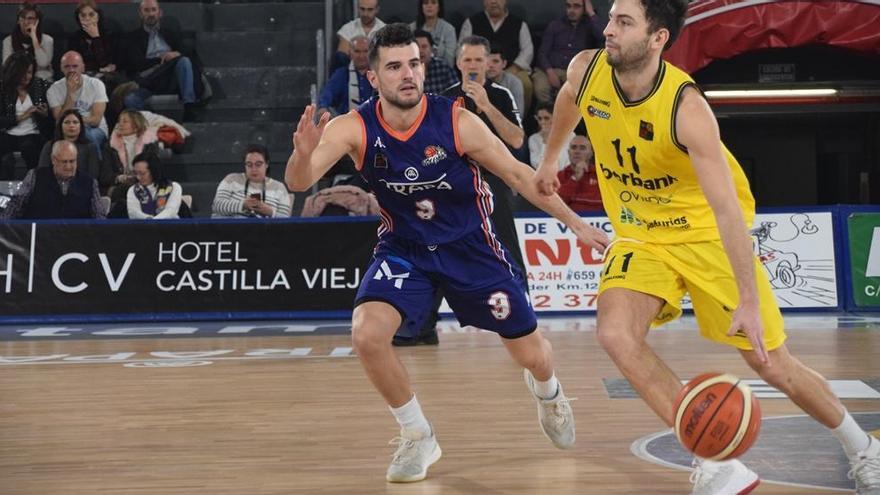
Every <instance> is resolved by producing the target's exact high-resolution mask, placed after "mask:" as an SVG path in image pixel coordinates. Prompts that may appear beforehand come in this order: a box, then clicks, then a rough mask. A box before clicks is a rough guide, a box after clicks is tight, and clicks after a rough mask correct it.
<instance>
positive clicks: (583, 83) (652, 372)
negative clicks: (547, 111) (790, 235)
mask: <svg viewBox="0 0 880 495" xmlns="http://www.w3.org/2000/svg"><path fill="white" fill-rule="evenodd" d="M687 4H688V2H687V0H615V2H614V4H613V6H612V7H611V11H610V13H609V22H608V26H607V27H606V28H605V30H604V34H605V39H606V43H605V49H603V50H586V51H583V52H581V53H579V54H578V55H576V56H575V57H574V58H573V59H572V61H571V63H570V64H569V67H568V74H567V79H566V82H565V84H564V85H563V87H562V88H561V89H560V91H559V95H558V96H557V100H556V104H555V107H554V111H553V123H552V127H551V130H550V136H549V138H548V143H547V150H546V152H545V154H544V158H543V161H542V163H541V165H540V167H539V170H538V172H537V173H536V175H535V177H534V180H536V182H537V184H538V186H539V188H540V189H541V192H542V193H547V194H553V195H555V190H556V188H558V187H559V181H558V179H557V178H556V158H557V157H558V155H559V153H560V151H561V148H562V146H563V143H564V142H567V136H568V134H569V133H570V132H571V130H572V129H573V128H574V127H575V125H576V124H577V123H578V121H579V120H580V119H581V118H583V119H584V121H585V122H586V126H587V131H588V133H589V135H590V140H591V141H592V142H593V146H594V150H595V154H596V162H597V163H598V164H599V168H600V170H601V171H602V173H600V174H599V187H600V189H601V191H602V203H603V205H604V207H605V210H606V212H607V213H608V216H609V218H610V220H611V223H612V225H613V227H614V231H615V234H616V235H617V236H619V237H618V239H615V242H614V243H613V245H612V246H611V247H610V248H609V249H608V253H607V254H606V256H605V267H604V269H603V272H602V277H601V280H600V286H599V299H598V301H597V311H598V316H597V331H596V335H597V338H598V340H599V343H600V344H601V345H602V347H603V348H604V349H605V351H606V352H607V353H608V355H609V356H610V357H611V358H612V360H614V363H615V364H616V365H617V367H618V368H619V369H620V371H621V373H623V375H624V376H625V377H626V378H627V380H628V381H629V382H630V383H631V384H632V385H633V387H634V388H635V389H636V390H637V391H638V393H639V395H640V396H641V397H642V398H643V399H644V400H645V402H646V403H647V404H648V405H649V406H650V407H651V409H653V410H654V412H655V413H656V414H657V415H658V416H659V417H660V419H662V420H663V421H664V422H665V423H666V424H667V425H669V426H672V425H673V424H674V422H675V418H674V415H675V411H674V410H673V407H674V406H673V403H674V399H675V396H676V394H677V393H678V391H679V390H680V389H681V381H680V380H679V379H678V377H677V376H675V373H674V372H673V371H672V370H671V369H670V368H669V367H668V366H667V365H666V363H665V362H663V361H662V360H661V359H660V357H659V356H657V354H656V353H655V352H654V351H653V350H652V349H651V347H650V346H649V345H648V343H647V342H646V337H647V335H648V331H649V328H650V326H652V325H656V324H662V323H665V322H667V321H670V320H672V319H674V318H676V317H677V316H678V315H679V314H681V306H680V305H681V299H682V296H683V295H684V293H685V291H687V292H688V293H689V294H690V297H691V300H692V302H693V308H694V314H695V315H696V317H697V323H698V324H699V326H700V333H701V334H702V335H703V336H705V337H707V338H708V339H710V340H713V341H715V342H718V343H721V344H724V345H728V346H730V347H732V348H735V349H737V350H738V351H739V353H740V355H741V356H742V357H743V359H744V360H745V361H746V363H748V365H749V366H750V367H751V368H752V369H753V370H754V371H755V372H756V373H757V374H758V375H760V377H761V378H762V379H764V381H766V382H767V383H769V384H770V385H772V386H773V387H776V388H777V389H779V390H780V391H782V392H784V393H785V394H786V395H788V397H789V398H791V400H792V401H794V402H795V403H796V404H797V405H798V406H799V407H800V408H801V409H803V410H804V412H806V413H807V414H809V415H810V416H812V417H813V418H814V419H816V420H817V421H818V422H819V423H821V424H823V425H824V426H826V427H827V428H829V429H830V430H831V432H832V434H833V435H834V436H835V437H836V438H837V439H838V440H839V441H840V443H841V445H842V446H843V450H844V452H845V453H846V455H847V457H848V458H849V461H850V463H851V470H850V471H849V476H850V478H852V479H854V480H855V482H856V483H855V484H856V493H858V494H859V495H880V441H878V440H877V439H876V438H875V437H873V436H871V435H869V434H867V433H866V432H865V431H863V430H862V428H861V427H860V426H859V425H858V423H856V421H855V420H854V419H853V418H852V416H851V415H850V414H849V413H848V412H847V410H846V408H845V407H844V406H843V405H842V404H841V402H840V400H839V399H838V398H837V397H836V396H835V395H834V392H833V391H832V390H831V388H830V387H829V386H828V383H827V382H826V381H825V379H824V378H823V377H822V376H820V375H819V374H818V373H816V372H815V371H813V370H812V369H810V368H808V367H807V366H806V365H804V364H803V363H802V362H801V361H799V360H798V359H797V358H795V357H794V356H792V354H791V353H790V352H789V350H788V347H787V346H786V344H785V340H786V335H785V331H784V324H783V319H782V315H781V314H780V311H779V307H778V305H777V303H776V299H775V297H774V295H773V291H772V290H771V287H770V284H769V281H768V280H767V276H766V273H765V271H764V270H763V269H762V268H761V264H760V261H758V260H757V258H756V256H755V255H754V253H753V251H752V243H751V240H750V239H749V236H748V224H749V223H751V220H752V219H753V218H754V215H755V202H754V199H753V198H752V195H751V192H750V190H749V186H748V181H747V179H746V177H745V174H744V173H743V171H742V168H741V167H740V166H739V163H737V161H736V159H735V158H734V157H733V155H732V154H731V153H730V152H729V151H728V150H727V148H726V147H725V146H724V145H723V144H722V142H721V139H720V137H719V130H718V123H717V122H716V121H715V116H714V115H713V114H712V109H711V108H710V107H709V104H708V103H707V102H706V100H705V98H704V97H703V95H702V93H701V92H700V90H699V89H698V88H697V87H696V84H695V83H694V81H693V80H692V79H691V78H690V76H688V75H687V74H685V73H684V72H683V71H681V70H680V69H678V68H676V67H674V66H672V65H671V64H669V63H667V62H664V61H663V59H662V58H661V54H662V52H663V50H664V49H666V48H668V47H669V46H670V45H672V43H673V42H674V41H675V38H676V37H677V35H678V33H679V31H680V30H681V28H682V25H683V24H684V17H685V12H686V11H687ZM624 150H625V151H624ZM637 157H638V158H637ZM633 198H642V199H633ZM659 199H662V201H659ZM642 219H648V221H642ZM694 467H695V470H694V473H693V476H692V477H691V480H692V481H693V482H694V487H693V494H694V495H743V494H745V493H748V492H749V491H751V490H753V489H754V488H755V487H756V486H757V485H758V483H759V482H760V480H759V478H758V476H757V474H756V473H754V472H753V471H751V470H750V469H748V468H747V467H746V466H745V465H744V464H743V463H742V462H740V461H739V460H729V461H724V462H711V461H708V460H702V461H701V460H696V462H695V466H694Z"/></svg>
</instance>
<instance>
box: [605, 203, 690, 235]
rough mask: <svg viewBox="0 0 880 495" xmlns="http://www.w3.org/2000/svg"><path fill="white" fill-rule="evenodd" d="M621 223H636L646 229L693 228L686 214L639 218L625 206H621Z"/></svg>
mask: <svg viewBox="0 0 880 495" xmlns="http://www.w3.org/2000/svg"><path fill="white" fill-rule="evenodd" d="M620 223H627V224H630V225H635V226H636V227H642V226H644V227H645V229H646V230H653V229H656V228H660V227H668V228H677V229H681V230H687V229H689V228H691V224H690V222H688V218H687V217H686V216H684V215H682V216H680V217H667V218H666V219H662V220H658V219H650V220H648V219H644V218H639V217H637V216H636V214H635V213H633V211H632V210H630V209H629V208H627V207H625V206H623V207H621V208H620Z"/></svg>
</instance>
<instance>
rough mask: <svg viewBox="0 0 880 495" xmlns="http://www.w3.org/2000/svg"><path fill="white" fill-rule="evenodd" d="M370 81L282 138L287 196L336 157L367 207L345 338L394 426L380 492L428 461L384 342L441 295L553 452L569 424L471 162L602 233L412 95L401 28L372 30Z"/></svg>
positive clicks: (407, 45)
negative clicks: (498, 356)
mask: <svg viewBox="0 0 880 495" xmlns="http://www.w3.org/2000/svg"><path fill="white" fill-rule="evenodd" d="M367 75H368V77H369V79H370V83H371V84H372V85H373V87H374V88H376V89H377V90H378V97H373V98H372V99H370V100H369V101H367V102H366V103H364V104H362V105H361V106H360V107H359V108H358V109H357V110H355V111H352V112H349V113H348V114H346V115H344V116H341V117H337V118H336V119H334V120H333V121H332V122H329V123H328V115H327V114H324V115H322V116H321V117H320V119H319V120H318V122H317V124H315V123H314V108H313V107H312V106H309V107H307V108H306V110H305V112H304V113H303V115H302V117H301V118H300V121H299V124H298V126H297V128H296V132H295V133H294V136H293V143H294V152H293V154H292V155H291V157H290V159H289V160H288V162H287V170H286V171H285V180H286V182H287V185H288V186H289V187H290V188H291V189H293V190H296V191H303V190H305V189H307V188H309V187H311V185H312V184H314V183H315V181H317V180H318V179H319V178H320V177H321V176H322V175H324V173H325V172H326V171H327V170H329V169H330V168H331V167H332V166H333V164H334V163H336V161H337V160H339V158H341V157H342V156H343V155H346V154H348V155H349V156H351V158H352V159H353V161H354V163H355V164H356V167H357V168H358V169H359V170H360V172H361V174H362V175H363V177H364V178H365V179H366V180H367V182H368V183H369V184H370V186H371V187H372V189H373V191H374V192H375V194H376V197H377V199H378V201H379V205H380V206H381V226H380V228H379V241H378V244H377V246H376V250H375V253H374V257H373V262H372V264H371V266H370V267H369V269H368V270H367V272H366V274H365V276H364V279H363V280H362V281H361V286H360V289H359V290H358V294H357V298H356V300H355V309H354V314H353V315H352V341H353V344H354V348H355V350H356V351H357V355H358V358H359V359H360V361H361V364H362V365H363V367H364V370H365V371H366V374H367V376H368V377H369V378H370V380H371V381H372V383H373V385H374V386H375V387H376V389H377V390H378V391H379V393H380V394H382V397H383V398H384V399H385V401H386V402H387V403H388V405H389V408H390V409H391V412H392V414H393V415H394V417H395V418H396V419H397V422H398V423H399V424H400V428H401V431H400V437H399V438H396V439H395V441H396V442H398V449H397V451H396V452H395V454H394V457H393V459H392V461H391V465H390V466H389V468H388V472H387V474H386V479H387V480H388V481H391V482H409V481H419V480H422V479H424V478H425V475H426V474H427V470H428V467H429V466H430V465H431V464H433V463H434V462H436V461H437V460H438V459H439V458H440V447H439V446H438V444H437V440H436V437H435V435H434V431H433V430H432V429H431V426H430V424H429V423H428V420H427V419H426V418H425V415H424V414H423V413H422V409H421V406H420V405H419V402H418V400H417V399H416V397H415V395H414V394H413V391H412V388H411V386H410V381H409V377H408V376H407V372H406V369H405V368H404V367H403V364H401V362H400V360H399V359H398V357H397V355H396V354H395V352H394V349H393V348H392V346H391V337H392V336H393V335H394V333H395V331H396V330H397V329H398V328H399V327H400V326H401V325H405V326H408V327H410V328H412V329H415V330H418V329H419V328H420V327H421V324H422V322H421V321H420V320H421V319H422V318H424V317H425V315H426V313H428V310H429V309H430V306H431V304H432V301H433V297H434V292H435V291H436V290H437V288H438V287H442V288H443V290H444V292H445V293H446V297H447V300H448V301H449V304H450V306H451V307H452V309H453V311H454V312H455V315H456V317H457V318H458V320H459V321H460V322H461V324H462V325H473V326H475V327H478V328H482V329H486V330H491V331H494V332H497V333H498V334H499V335H500V336H501V337H502V341H503V342H504V345H505V347H506V348H507V350H508V352H509V353H510V355H511V357H513V359H514V361H516V362H517V363H518V364H519V365H521V366H522V367H523V368H525V371H524V375H525V379H526V383H527V385H528V386H529V389H530V390H531V392H532V393H533V395H534V396H535V399H536V400H537V403H538V416H539V423H540V425H541V428H542V429H543V431H544V433H545V434H546V435H547V437H548V438H550V440H551V441H552V442H553V444H554V445H556V446H557V447H559V448H568V447H571V446H572V444H573V443H574V440H575V428H574V417H573V416H572V412H571V407H570V406H569V404H568V401H567V399H566V397H565V395H564V394H563V392H562V387H561V386H560V385H559V382H558V380H557V379H556V377H555V375H554V372H553V359H552V353H551V348H550V343H549V342H548V341H547V340H546V339H544V338H543V337H542V336H541V335H540V334H539V333H538V332H536V331H535V330H536V320H535V313H534V311H533V310H532V307H531V305H530V304H529V300H528V298H527V296H526V294H525V292H524V289H523V283H522V277H523V274H522V273H521V272H520V270H519V269H518V268H517V267H516V266H515V265H512V264H511V263H510V255H509V253H508V251H507V249H506V248H505V247H504V246H503V245H501V243H499V242H498V241H497V239H496V238H495V234H494V232H493V229H492V224H491V222H490V220H489V215H490V214H491V212H492V192H491V190H490V189H489V188H488V187H487V186H486V184H485V182H484V181H483V179H482V177H481V175H480V168H479V167H478V166H477V165H475V164H474V161H476V162H479V163H480V165H482V166H483V167H485V168H486V169H488V170H490V171H492V172H493V173H494V174H496V175H498V176H499V177H501V178H502V179H504V180H505V181H506V182H507V183H508V184H509V185H510V186H511V187H513V188H515V189H517V190H518V191H519V192H520V193H521V194H523V196H525V197H526V198H527V199H529V200H530V201H532V202H533V203H534V204H535V205H537V206H540V207H541V208H542V209H544V210H545V211H547V212H548V213H550V214H552V215H553V216H554V217H556V218H557V219H559V220H560V221H562V222H564V223H565V224H566V225H567V226H568V227H569V228H570V229H571V230H572V232H573V233H574V234H575V235H577V237H578V239H580V240H581V241H582V242H584V243H585V244H588V245H590V246H592V247H594V248H595V249H600V250H601V249H604V247H605V246H606V245H607V242H608V238H607V237H606V236H605V234H604V233H603V232H602V231H600V230H598V229H595V228H593V227H590V226H588V225H587V224H586V223H584V222H583V221H582V220H581V218H580V217H579V216H578V215H577V214H575V213H574V212H573V211H571V210H570V209H569V208H568V207H567V206H566V205H565V203H563V202H562V200H561V199H560V198H559V197H558V196H555V195H554V196H542V195H540V194H539V193H538V191H537V189H536V187H535V185H534V183H533V182H532V180H531V179H532V175H533V171H532V170H531V168H530V167H529V166H528V165H525V164H523V163H520V162H518V161H516V159H514V158H513V156H512V155H511V154H510V152H509V151H508V150H507V148H506V147H505V146H504V145H503V144H502V143H501V141H499V140H498V138H497V137H495V136H494V135H493V134H492V133H491V132H490V131H489V129H488V128H487V127H486V125H485V124H483V122H482V121H480V119H479V118H478V117H477V116H476V115H474V114H473V113H471V112H469V111H467V110H465V109H463V108H460V107H459V105H458V104H456V103H453V102H452V101H451V100H449V99H446V98H443V97H440V96H434V95H425V94H423V90H422V88H423V86H422V85H423V81H424V77H425V75H424V67H423V66H422V64H421V62H420V61H419V50H418V45H417V44H416V42H415V40H414V38H413V35H412V32H411V31H410V30H409V28H408V27H407V26H406V25H405V24H391V25H388V26H385V27H383V28H382V29H380V30H379V31H378V32H377V33H376V35H375V37H374V38H373V40H372V42H371V45H370V70H369V72H368V74H367Z"/></svg>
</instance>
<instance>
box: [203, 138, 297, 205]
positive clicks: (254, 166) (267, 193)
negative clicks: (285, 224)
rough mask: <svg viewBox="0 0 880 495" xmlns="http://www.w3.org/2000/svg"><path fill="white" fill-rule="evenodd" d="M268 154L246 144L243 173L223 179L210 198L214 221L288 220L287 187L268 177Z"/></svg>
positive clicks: (288, 202) (288, 201) (252, 145)
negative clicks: (223, 219)
mask: <svg viewBox="0 0 880 495" xmlns="http://www.w3.org/2000/svg"><path fill="white" fill-rule="evenodd" d="M268 174H269V150H267V149H266V147H265V146H263V145H260V144H250V145H248V147H247V149H246V150H245V153H244V173H232V174H229V175H227V176H226V177H224V178H223V181H222V182H220V185H218V186H217V193H216V194H215V195H214V207H213V209H212V212H211V216H212V217H214V218H230V217H264V218H265V217H275V218H282V217H289V216H290V202H291V201H290V197H291V196H290V193H288V192H287V186H285V185H284V184H282V183H281V182H279V181H277V180H275V179H273V178H271V177H269V175H268Z"/></svg>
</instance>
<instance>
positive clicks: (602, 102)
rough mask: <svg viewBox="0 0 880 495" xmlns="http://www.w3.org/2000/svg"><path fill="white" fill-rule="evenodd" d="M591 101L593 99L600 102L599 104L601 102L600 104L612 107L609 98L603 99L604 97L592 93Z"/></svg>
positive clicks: (594, 101)
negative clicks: (597, 96)
mask: <svg viewBox="0 0 880 495" xmlns="http://www.w3.org/2000/svg"><path fill="white" fill-rule="evenodd" d="M590 101H592V102H593V103H598V104H600V105H604V106H606V107H610V106H611V102H610V101H608V100H603V99H601V98H596V96H595V95H590Z"/></svg>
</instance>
